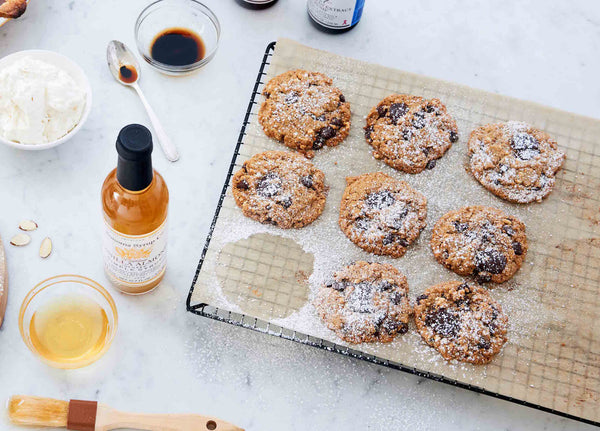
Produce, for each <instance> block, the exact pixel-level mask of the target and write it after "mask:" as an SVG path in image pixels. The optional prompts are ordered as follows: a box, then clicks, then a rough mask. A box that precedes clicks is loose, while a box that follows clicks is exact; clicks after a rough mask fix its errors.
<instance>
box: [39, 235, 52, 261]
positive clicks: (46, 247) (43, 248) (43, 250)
mask: <svg viewBox="0 0 600 431" xmlns="http://www.w3.org/2000/svg"><path fill="white" fill-rule="evenodd" d="M50 253H52V240H50V238H48V237H46V238H44V239H43V240H42V244H41V245H40V257H43V258H44V259H45V258H47V257H48V256H50Z"/></svg>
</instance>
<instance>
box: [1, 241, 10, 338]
mask: <svg viewBox="0 0 600 431" xmlns="http://www.w3.org/2000/svg"><path fill="white" fill-rule="evenodd" d="M7 299H8V274H7V271H6V256H5V253H4V246H3V245H2V237H0V327H2V322H4V312H5V311H6V301H7Z"/></svg>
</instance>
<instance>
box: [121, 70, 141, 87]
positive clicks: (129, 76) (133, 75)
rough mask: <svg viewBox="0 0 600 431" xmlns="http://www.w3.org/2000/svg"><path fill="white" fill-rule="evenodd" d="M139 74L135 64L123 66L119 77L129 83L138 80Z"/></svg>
mask: <svg viewBox="0 0 600 431" xmlns="http://www.w3.org/2000/svg"><path fill="white" fill-rule="evenodd" d="M137 77H138V74H137V70H135V67H133V66H121V67H120V68H119V78H120V79H121V81H123V82H126V83H128V84H130V83H132V82H135V81H136V80H137Z"/></svg>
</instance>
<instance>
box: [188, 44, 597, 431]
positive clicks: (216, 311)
mask: <svg viewBox="0 0 600 431" xmlns="http://www.w3.org/2000/svg"><path fill="white" fill-rule="evenodd" d="M275 45H276V42H271V43H269V44H268V45H267V49H266V50H265V53H264V56H263V59H262V62H261V65H260V69H259V72H258V76H257V78H256V83H255V84H254V88H253V90H252V94H251V97H250V102H249V103H248V109H247V110H246V115H245V116H244V121H243V123H242V128H241V130H240V134H239V137H238V141H237V144H236V147H235V150H234V153H233V158H232V159H231V164H230V166H229V171H228V172H227V177H226V179H225V184H224V185H223V189H222V191H221V195H220V198H219V203H218V204H217V208H216V211H215V215H214V217H213V220H212V223H211V226H210V230H209V233H208V236H207V238H206V243H205V245H204V249H203V250H202V255H201V257H200V262H199V263H198V267H197V269H196V273H195V275H194V280H193V281H192V286H191V288H190V291H189V294H188V297H187V301H186V307H187V311H189V312H191V313H194V314H197V315H199V316H203V317H208V318H210V319H213V320H217V321H220V322H225V323H229V324H231V325H235V326H239V327H242V328H246V329H251V330H254V331H257V332H261V333H264V334H268V335H273V336H276V337H280V338H283V339H286V340H291V341H295V342H297V343H301V344H306V345H308V346H312V347H317V348H320V349H323V350H327V351H330V352H335V353H338V354H341V355H345V356H349V357H352V358H356V359H361V360H363V361H367V362H371V363H373V364H377V365H382V366H385V367H389V368H392V369H395V370H399V371H404V372H406V373H409V374H413V375H416V376H420V377H425V378H428V379H431V380H434V381H437V382H442V383H446V384H449V385H452V386H457V387H460V388H463V389H467V390H470V391H473V392H476V393H480V394H485V395H489V396H492V397H494V398H499V399H502V400H505V401H510V402H513V403H515V404H519V405H522V406H527V407H531V408H534V409H537V410H541V411H544V412H548V413H552V414H555V415H558V416H561V417H565V418H568V419H573V420H576V421H579V422H583V423H587V424H590V425H595V426H597V427H600V422H596V421H592V420H589V419H585V418H582V417H579V416H575V415H571V414H568V413H564V412H561V411H558V410H554V409H551V408H548V407H545V406H542V405H539V404H535V403H531V402H527V401H523V400H520V399H518V398H513V397H510V396H506V395H502V394H500V393H497V392H492V391H488V390H486V389H482V388H480V387H477V386H473V385H469V384H466V383H463V382H459V381H457V380H453V379H449V378H447V377H444V376H441V375H439V374H435V373H430V372H426V371H421V370H418V369H417V368H414V367H408V366H405V365H403V364H400V363H397V362H393V361H389V360H387V359H382V358H379V357H377V356H374V355H369V354H366V353H364V352H361V351H358V350H354V349H351V348H349V347H346V346H342V345H339V344H336V343H332V342H329V341H326V340H323V339H321V338H317V337H313V336H311V335H307V334H304V333H301V332H298V331H294V330H290V329H286V328H283V327H281V326H279V325H275V324H273V323H270V322H267V321H264V320H261V319H258V318H256V317H252V316H247V315H245V314H241V313H236V312H233V311H229V310H224V309H221V308H218V307H214V306H212V305H210V304H206V303H199V304H192V303H191V301H192V294H193V292H194V287H195V286H196V281H197V280H198V276H199V274H200V270H201V269H202V264H203V263H204V259H205V257H206V253H207V251H208V248H209V245H210V241H211V238H212V235H213V232H214V229H215V225H216V223H217V219H218V217H219V213H220V211H221V208H222V206H223V200H224V199H225V196H226V193H227V189H228V187H229V181H230V179H231V177H232V175H233V170H234V168H235V163H236V160H237V157H238V155H239V154H240V148H241V146H242V145H244V137H245V136H246V127H247V126H248V124H249V123H250V121H249V120H250V115H251V111H252V108H253V106H254V105H255V104H257V101H256V97H257V95H259V94H260V92H259V91H258V89H259V87H260V86H261V85H263V84H264V82H263V78H264V77H265V76H266V69H267V66H269V65H270V59H271V57H272V56H273V54H274V52H275Z"/></svg>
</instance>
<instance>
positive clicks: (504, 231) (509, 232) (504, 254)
mask: <svg viewBox="0 0 600 431" xmlns="http://www.w3.org/2000/svg"><path fill="white" fill-rule="evenodd" d="M431 250H432V251H433V254H434V256H435V258H436V259H437V261H438V262H439V263H441V264H442V265H444V266H445V267H446V268H448V269H450V270H452V271H454V272H456V273H457V274H460V275H473V276H475V277H476V278H477V281H479V282H480V283H484V282H488V281H493V282H495V283H503V282H504V281H506V280H508V279H509V278H511V277H512V276H513V275H514V274H515V272H517V271H518V269H519V268H520V267H521V264H522V263H523V260H524V259H525V253H527V237H526V235H525V225H524V224H523V223H522V222H521V221H520V220H518V219H517V218H516V217H513V216H510V215H508V214H505V213H504V212H503V211H501V210H499V209H496V208H490V207H484V206H472V207H465V208H461V209H459V210H456V211H450V212H449V213H447V214H445V215H443V216H442V217H441V218H440V219H439V220H438V221H437V223H436V224H435V226H434V228H433V232H432V235H431Z"/></svg>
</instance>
